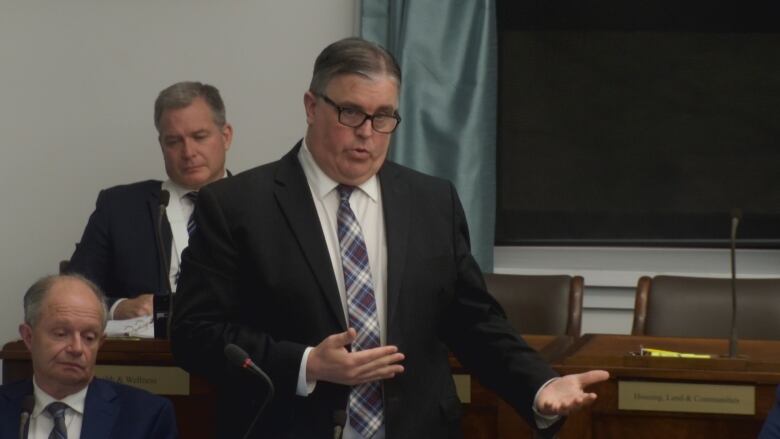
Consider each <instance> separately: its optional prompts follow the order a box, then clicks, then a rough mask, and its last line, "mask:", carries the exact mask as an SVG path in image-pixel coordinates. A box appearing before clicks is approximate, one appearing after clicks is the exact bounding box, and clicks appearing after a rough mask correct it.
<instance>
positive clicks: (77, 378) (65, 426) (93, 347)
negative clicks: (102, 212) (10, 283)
mask: <svg viewBox="0 0 780 439" xmlns="http://www.w3.org/2000/svg"><path fill="white" fill-rule="evenodd" d="M107 313H108V309H107V307H106V304H105V298H104V296H103V293H102V292H100V289H99V288H98V287H97V286H95V285H94V284H93V283H92V282H90V281H88V280H86V279H85V278H83V277H81V276H78V275H65V276H48V277H45V278H43V279H41V280H39V281H37V282H36V283H35V284H33V285H32V286H31V287H30V289H29V290H27V293H26V294H25V295H24V323H23V324H21V325H20V326H19V333H20V334H21V336H22V339H23V340H24V343H25V344H26V345H27V349H29V350H30V355H31V358H32V366H33V379H32V380H29V379H28V380H24V381H20V382H17V383H13V384H6V385H3V386H2V387H0V437H1V438H17V437H19V431H20V427H22V428H24V429H25V430H26V431H27V433H26V434H24V437H26V438H29V439H46V438H63V439H79V438H81V439H93V438H95V439H96V438H111V439H123V438H126V439H137V438H145V439H173V438H176V437H178V434H177V430H176V419H175V417H174V413H173V407H172V406H171V403H170V401H168V400H167V399H165V398H162V397H159V396H155V395H152V394H151V393H148V392H146V391H143V390H139V389H135V388H133V387H129V386H125V385H122V384H115V383H112V382H110V381H104V380H101V379H97V378H94V372H95V360H96V357H97V353H98V348H99V347H100V345H101V344H102V343H103V340H104V335H103V331H104V329H105V326H106V320H107ZM30 395H32V396H33V397H34V401H35V402H34V406H33V408H32V411H31V413H30V417H29V421H28V423H27V425H26V426H20V419H21V416H20V414H21V412H22V404H23V401H24V400H25V398H26V397H28V396H30Z"/></svg>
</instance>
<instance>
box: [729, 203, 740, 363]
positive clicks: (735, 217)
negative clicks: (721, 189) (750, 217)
mask: <svg viewBox="0 0 780 439" xmlns="http://www.w3.org/2000/svg"><path fill="white" fill-rule="evenodd" d="M741 216H742V212H741V211H740V210H739V209H734V211H732V212H731V337H730V338H729V358H737V227H738V226H739V219H740V217H741Z"/></svg>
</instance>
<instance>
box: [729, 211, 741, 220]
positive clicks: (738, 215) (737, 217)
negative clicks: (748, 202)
mask: <svg viewBox="0 0 780 439" xmlns="http://www.w3.org/2000/svg"><path fill="white" fill-rule="evenodd" d="M731 218H732V219H735V220H737V221H739V220H741V219H742V209H740V208H735V209H731Z"/></svg>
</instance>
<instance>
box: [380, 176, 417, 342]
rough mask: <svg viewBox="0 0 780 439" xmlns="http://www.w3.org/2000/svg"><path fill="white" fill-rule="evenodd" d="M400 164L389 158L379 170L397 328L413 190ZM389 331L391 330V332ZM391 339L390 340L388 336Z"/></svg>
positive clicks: (390, 317) (391, 309)
mask: <svg viewBox="0 0 780 439" xmlns="http://www.w3.org/2000/svg"><path fill="white" fill-rule="evenodd" d="M398 173H399V168H398V166H397V165H395V164H394V163H392V162H385V164H384V165H383V166H382V169H381V170H380V171H379V182H380V184H381V186H382V204H383V206H382V210H383V211H384V216H385V236H386V241H387V328H388V333H390V331H391V328H394V327H395V326H394V324H395V323H396V322H395V316H396V315H397V314H398V313H397V312H396V307H397V306H398V297H399V296H400V292H401V279H403V274H404V264H405V261H406V258H405V255H406V249H407V245H408V235H409V211H410V203H409V200H410V199H411V198H410V197H411V194H410V193H409V186H408V185H407V183H406V182H405V181H404V180H403V179H400V178H398ZM388 335H389V334H388ZM388 343H390V340H389V338H388Z"/></svg>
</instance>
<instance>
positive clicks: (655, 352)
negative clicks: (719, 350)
mask: <svg viewBox="0 0 780 439" xmlns="http://www.w3.org/2000/svg"><path fill="white" fill-rule="evenodd" d="M640 355H649V356H651V357H675V358H712V355H709V354H692V353H688V352H673V351H664V350H661V349H652V348H646V347H642V348H641V350H640Z"/></svg>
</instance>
